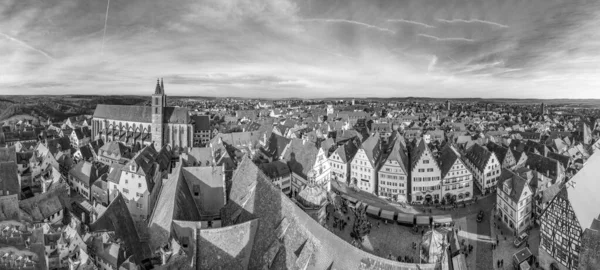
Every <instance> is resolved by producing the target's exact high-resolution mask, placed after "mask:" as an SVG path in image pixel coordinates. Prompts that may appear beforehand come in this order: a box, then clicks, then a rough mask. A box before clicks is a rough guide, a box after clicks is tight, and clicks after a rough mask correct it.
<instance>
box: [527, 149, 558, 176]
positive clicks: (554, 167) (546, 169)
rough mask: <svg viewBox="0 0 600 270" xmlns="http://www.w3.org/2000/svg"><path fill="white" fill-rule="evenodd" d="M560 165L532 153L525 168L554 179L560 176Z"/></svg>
mask: <svg viewBox="0 0 600 270" xmlns="http://www.w3.org/2000/svg"><path fill="white" fill-rule="evenodd" d="M559 164H560V163H559V162H558V161H557V160H555V159H551V158H547V157H544V156H541V155H538V154H533V153H530V154H528V155H527V161H525V166H527V167H528V168H530V169H532V170H534V171H537V172H540V173H542V174H544V175H546V176H548V177H551V178H554V177H557V176H558V167H559V166H562V165H559Z"/></svg>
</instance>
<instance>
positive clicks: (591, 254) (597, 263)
mask: <svg viewBox="0 0 600 270" xmlns="http://www.w3.org/2000/svg"><path fill="white" fill-rule="evenodd" d="M581 246H582V248H581V255H580V258H581V261H580V262H579V269H600V255H599V254H600V231H598V230H592V229H586V230H585V231H584V232H583V237H582V239H581Z"/></svg>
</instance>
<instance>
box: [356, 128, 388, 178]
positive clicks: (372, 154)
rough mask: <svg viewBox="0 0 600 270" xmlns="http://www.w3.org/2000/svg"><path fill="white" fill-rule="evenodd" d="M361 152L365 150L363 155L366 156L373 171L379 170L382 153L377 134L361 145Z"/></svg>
mask: <svg viewBox="0 0 600 270" xmlns="http://www.w3.org/2000/svg"><path fill="white" fill-rule="evenodd" d="M360 148H362V149H363V150H365V154H367V158H368V159H369V162H370V163H371V166H372V167H373V168H375V169H379V168H378V166H379V159H380V157H381V154H382V152H383V151H381V142H380V139H379V133H377V132H375V134H373V135H372V136H371V137H369V138H368V139H366V140H365V141H364V142H363V143H362V145H361V146H360Z"/></svg>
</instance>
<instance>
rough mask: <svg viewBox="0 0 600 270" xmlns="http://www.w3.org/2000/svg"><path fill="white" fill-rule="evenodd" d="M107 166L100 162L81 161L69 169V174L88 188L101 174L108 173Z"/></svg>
mask: <svg viewBox="0 0 600 270" xmlns="http://www.w3.org/2000/svg"><path fill="white" fill-rule="evenodd" d="M109 168H110V167H109V166H107V165H105V164H102V163H100V162H89V161H82V162H79V163H77V165H75V166H74V167H73V168H72V169H71V170H69V174H70V175H71V176H73V177H75V178H77V179H78V180H79V181H81V182H83V184H84V186H86V187H87V188H90V186H91V185H93V184H94V181H96V180H97V179H98V178H99V177H100V176H101V175H103V174H106V173H108V170H109Z"/></svg>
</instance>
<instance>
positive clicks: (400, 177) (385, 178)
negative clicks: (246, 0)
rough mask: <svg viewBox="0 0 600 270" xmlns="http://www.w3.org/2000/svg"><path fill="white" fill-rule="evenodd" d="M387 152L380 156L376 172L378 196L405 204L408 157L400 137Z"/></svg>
mask: <svg viewBox="0 0 600 270" xmlns="http://www.w3.org/2000/svg"><path fill="white" fill-rule="evenodd" d="M388 149H389V150H388V151H386V152H385V153H383V154H382V156H383V157H382V159H381V167H380V168H379V172H378V174H379V175H378V180H379V182H378V190H377V194H378V195H379V196H384V197H387V198H391V199H392V200H395V201H400V202H406V201H407V195H408V175H409V172H408V156H407V155H406V149H405V148H404V145H403V144H402V143H401V140H400V137H399V138H398V139H396V140H394V142H393V145H392V146H391V147H389V148H388Z"/></svg>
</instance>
